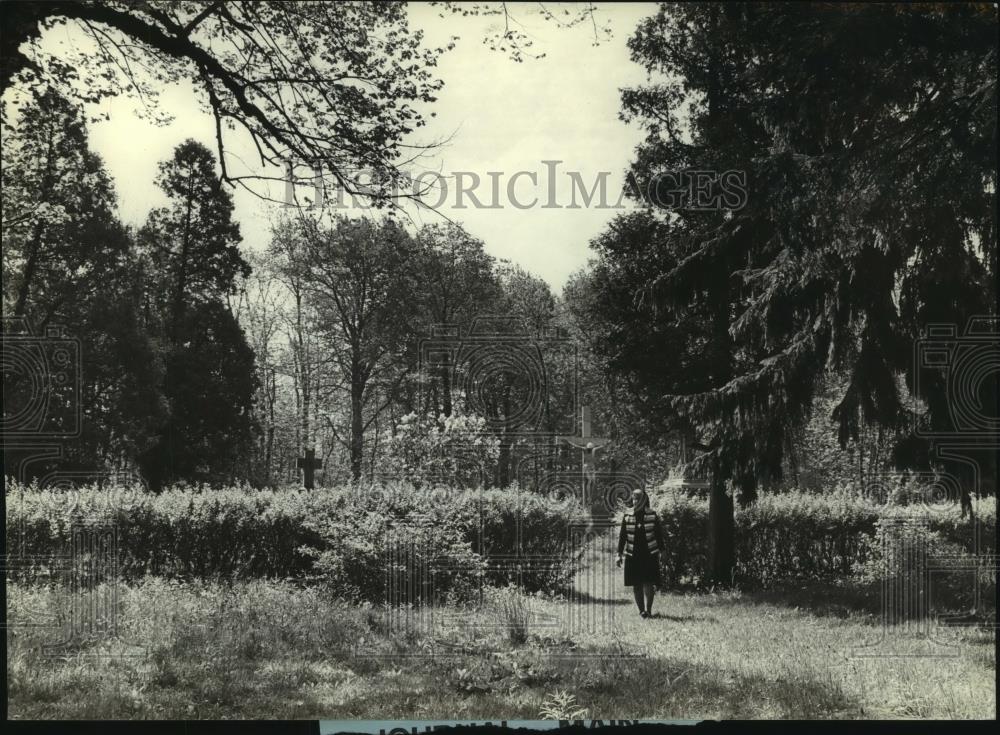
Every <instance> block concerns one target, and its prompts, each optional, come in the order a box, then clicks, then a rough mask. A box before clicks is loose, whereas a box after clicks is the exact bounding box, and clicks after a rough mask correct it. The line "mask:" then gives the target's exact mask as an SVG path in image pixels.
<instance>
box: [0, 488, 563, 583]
mask: <svg viewBox="0 0 1000 735" xmlns="http://www.w3.org/2000/svg"><path fill="white" fill-rule="evenodd" d="M6 499H7V515H6V534H7V553H8V554H9V555H12V556H14V557H17V558H20V559H21V562H19V563H18V565H17V569H16V570H14V569H12V572H11V573H12V574H13V575H15V576H16V575H18V574H20V575H21V576H24V577H27V576H30V575H37V573H38V572H39V571H41V570H42V568H43V567H45V566H47V562H46V561H45V558H46V557H51V556H60V555H65V554H66V550H67V549H68V548H69V545H70V542H71V534H72V532H73V528H79V527H83V526H86V525H90V524H95V523H96V524H99V525H103V526H106V527H111V528H114V529H115V531H116V533H117V544H118V559H119V568H118V573H119V575H120V577H121V578H124V579H133V578H137V577H141V576H144V575H157V576H163V577H179V578H205V579H209V578H211V579H219V578H222V579H226V578H229V579H240V578H243V579H245V578H256V577H266V578H284V579H303V580H308V579H315V578H316V577H317V576H319V577H322V578H323V579H324V580H325V581H327V582H331V583H333V584H334V585H335V586H337V587H338V589H340V590H341V591H347V592H351V593H354V594H360V595H361V596H365V597H377V595H376V594H375V592H374V591H373V588H374V587H378V586H379V585H382V584H384V583H385V579H384V575H382V572H383V571H384V570H386V563H385V559H384V553H385V552H386V549H387V546H388V543H387V542H388V540H389V539H390V538H394V539H396V540H397V543H396V544H395V545H396V546H400V545H401V544H402V545H407V546H410V547H412V546H415V545H419V544H415V539H417V538H418V537H419V538H421V539H425V540H426V543H425V544H424V546H426V547H428V549H429V553H430V554H431V555H432V556H433V559H431V558H428V561H433V563H434V564H435V566H436V567H438V568H440V570H438V571H437V572H436V574H437V577H436V584H437V586H438V588H439V589H438V590H437V591H439V592H440V591H442V590H443V591H447V590H450V589H451V586H452V585H451V584H450V582H449V579H450V578H451V577H455V578H456V579H466V578H467V576H468V574H467V570H472V572H471V573H473V574H474V575H476V574H478V575H479V576H485V577H486V578H487V580H488V581H490V582H494V583H497V584H503V583H505V582H507V581H510V580H511V579H513V577H514V576H515V575H514V574H513V573H509V572H507V571H505V570H504V569H497V568H493V569H487V568H486V567H485V565H484V564H483V559H484V557H486V556H487V555H488V556H490V557H493V558H508V559H509V558H511V557H515V556H518V555H520V556H522V557H523V556H525V555H529V556H530V555H534V554H549V555H553V554H555V555H557V556H559V555H560V553H561V552H562V559H563V561H562V562H561V563H559V564H556V565H551V564H550V565H548V566H546V567H542V568H528V569H525V570H523V571H522V572H521V576H520V579H521V582H522V584H524V585H525V586H526V587H527V588H528V589H530V590H532V591H533V590H537V589H555V588H558V587H559V586H560V585H562V584H564V583H565V582H566V581H567V580H568V579H571V578H572V576H573V574H575V572H576V569H577V566H576V565H577V562H578V560H579V557H580V554H569V553H568V550H566V549H563V548H561V547H560V545H559V544H558V543H553V539H564V538H566V536H567V534H568V525H569V523H570V522H571V519H573V518H576V517H579V516H580V514H581V513H582V509H581V508H580V507H579V506H578V505H575V504H574V501H571V500H570V501H567V500H553V499H549V498H545V497H541V496H538V495H533V494H530V493H527V492H516V491H511V490H508V491H500V490H488V491H482V492H477V491H471V490H466V491H450V490H447V489H440V490H434V489H428V490H416V489H414V488H413V487H411V486H409V485H405V484H396V485H386V486H380V487H374V488H360V489H358V488H352V487H341V488H333V489H318V490H314V491H310V492H306V491H301V490H290V489H289V490H255V489H251V488H249V487H234V488H227V489H223V490H212V489H207V488H174V489H169V490H167V491H165V492H163V493H160V494H158V495H154V494H150V493H144V492H139V491H136V490H134V489H132V488H128V487H110V488H103V489H98V488H95V487H83V488H80V489H77V490H73V491H65V490H49V489H41V490H40V489H38V488H37V487H33V486H32V487H26V486H22V485H18V484H17V483H12V482H8V486H7V493H6ZM445 529H453V530H454V531H455V533H456V538H455V539H454V543H451V542H450V541H449V542H447V543H446V539H445V537H446V533H445ZM421 553H423V552H421ZM477 569H478V571H476V570H477ZM335 570H340V571H339V574H340V575H341V578H337V577H336V574H335ZM442 570H443V571H442ZM404 581H405V580H404ZM404 586H405V585H404ZM379 592H381V589H380V590H379Z"/></svg>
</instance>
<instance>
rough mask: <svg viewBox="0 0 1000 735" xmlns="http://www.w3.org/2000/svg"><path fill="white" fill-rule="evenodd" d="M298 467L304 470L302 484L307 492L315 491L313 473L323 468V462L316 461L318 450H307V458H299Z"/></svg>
mask: <svg viewBox="0 0 1000 735" xmlns="http://www.w3.org/2000/svg"><path fill="white" fill-rule="evenodd" d="M298 467H299V469H300V470H302V484H303V485H304V486H305V488H306V490H312V489H313V473H314V472H315V471H316V470H318V469H320V468H322V467H323V460H321V459H316V450H315V449H307V450H306V456H305V457H299V461H298Z"/></svg>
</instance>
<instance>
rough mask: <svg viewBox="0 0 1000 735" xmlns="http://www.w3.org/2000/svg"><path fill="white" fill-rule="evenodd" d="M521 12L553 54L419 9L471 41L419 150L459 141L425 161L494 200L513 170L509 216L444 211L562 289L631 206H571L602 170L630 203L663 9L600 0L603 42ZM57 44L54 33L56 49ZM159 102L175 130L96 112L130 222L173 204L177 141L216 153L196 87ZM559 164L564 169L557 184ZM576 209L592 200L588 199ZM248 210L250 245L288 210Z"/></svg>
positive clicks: (494, 249) (95, 137)
mask: <svg viewBox="0 0 1000 735" xmlns="http://www.w3.org/2000/svg"><path fill="white" fill-rule="evenodd" d="M509 7H511V11H512V13H513V14H514V16H515V17H516V19H517V21H518V22H520V23H521V24H522V30H524V31H525V32H526V33H528V34H530V35H531V37H532V38H533V40H534V46H533V48H532V50H533V51H534V52H536V53H539V52H544V54H545V57H544V58H541V59H525V61H524V62H523V63H516V62H515V61H513V60H511V59H510V58H508V57H507V56H506V55H505V54H504V53H502V52H499V51H491V50H490V49H489V48H488V46H487V45H486V44H484V43H483V39H484V38H485V37H486V36H488V35H489V34H490V31H491V30H494V31H495V30H496V29H497V28H498V27H499V25H498V24H500V23H502V22H503V20H502V18H499V17H496V16H492V17H461V16H458V15H454V14H450V13H445V16H446V17H444V18H441V17H440V15H439V14H440V13H441V10H440V9H438V8H434V7H431V6H427V5H424V4H421V3H411V5H410V6H409V18H410V25H411V27H414V28H420V29H422V30H423V31H424V33H425V38H426V42H427V44H428V45H433V46H437V45H443V44H446V43H447V40H448V38H449V37H450V36H459V40H458V42H457V45H456V47H455V48H454V49H453V50H451V51H448V52H446V53H445V55H444V56H443V57H442V59H441V60H440V61H439V63H438V73H439V76H440V78H441V79H442V80H443V81H444V88H443V89H442V91H441V92H440V93H439V95H438V99H437V101H436V102H435V103H433V105H432V106H430V107H428V108H426V109H425V112H429V111H431V110H433V111H434V112H436V116H435V117H434V118H429V119H428V124H427V126H426V127H424V128H421V129H420V133H419V136H418V137H416V138H414V139H412V140H411V141H408V142H413V143H428V142H432V141H437V140H445V139H447V140H448V143H447V144H446V145H444V146H443V147H441V148H439V149H436V150H435V151H434V152H433V153H432V154H431V155H430V156H429V158H427V159H426V160H424V161H423V162H422V165H423V166H424V167H426V168H428V169H431V170H437V171H439V172H441V173H442V174H445V175H446V174H449V173H450V172H456V171H467V172H473V173H476V174H478V175H479V177H480V178H481V179H482V180H483V183H482V184H481V185H480V187H479V189H478V190H477V191H476V193H477V194H478V195H479V198H480V199H481V200H483V201H484V203H489V201H490V191H491V189H490V180H489V178H488V175H487V172H489V171H497V172H501V174H500V177H499V179H498V180H499V182H500V191H501V194H502V195H501V198H500V203H501V207H500V208H498V209H477V208H475V207H472V206H469V202H468V200H466V207H465V208H463V209H459V208H457V206H456V205H457V204H458V201H457V196H456V194H455V192H454V187H451V189H450V190H449V195H448V197H447V199H446V200H445V202H444V203H443V204H442V205H441V207H440V211H441V213H442V214H444V215H446V216H447V217H448V218H450V219H452V220H454V221H458V222H461V223H462V224H463V226H464V227H465V228H466V230H468V231H469V232H470V233H471V234H472V235H474V236H475V237H478V238H479V239H481V240H482V241H483V242H484V244H485V247H486V250H487V251H488V252H489V253H490V254H491V255H493V256H494V257H497V258H505V259H508V260H510V261H513V262H514V263H517V264H519V265H521V266H522V267H524V268H525V269H527V270H528V271H530V272H531V273H533V274H535V275H537V276H539V277H541V278H543V279H544V280H545V281H546V282H548V283H549V285H550V286H551V287H552V288H553V290H554V291H555V292H557V293H558V292H561V290H562V286H563V285H564V284H565V282H566V279H567V278H568V277H569V275H570V274H571V273H573V272H574V271H576V270H579V269H580V268H582V267H584V266H585V265H586V263H587V260H588V257H589V248H588V243H589V241H590V239H591V238H593V237H594V236H596V235H597V234H599V233H600V232H601V231H602V230H603V229H604V228H605V227H606V225H607V224H608V223H609V222H610V221H611V219H612V218H613V217H614V215H615V214H616V213H618V212H620V211H622V210H620V209H619V210H616V209H612V208H597V207H595V206H593V204H592V205H591V206H590V207H583V206H581V207H578V208H575V209H568V208H565V205H568V204H571V203H572V202H573V198H574V183H573V180H572V178H571V177H570V176H569V175H568V172H570V171H576V172H579V176H580V180H581V181H582V183H583V184H584V185H585V186H586V188H587V189H588V190H589V189H590V188H591V187H592V186H593V185H594V183H595V182H596V180H597V177H598V175H599V174H600V172H609V175H608V176H607V191H608V197H607V201H608V204H609V205H614V204H616V203H617V202H618V201H619V194H620V191H621V187H622V183H623V175H624V171H625V170H626V167H627V166H628V163H629V161H630V160H631V157H632V152H633V150H634V148H635V146H636V144H637V143H638V142H639V141H640V139H641V138H642V132H641V130H640V129H639V128H638V127H637V126H634V125H626V124H625V123H624V122H622V121H621V120H620V119H619V116H618V115H619V110H620V89H621V88H623V87H628V86H633V85H636V84H641V83H643V82H644V81H645V79H646V74H645V71H644V70H643V69H642V68H641V67H639V65H637V64H635V63H633V62H632V61H631V60H630V59H629V53H628V49H627V47H626V41H627V39H628V38H629V36H630V35H631V34H632V32H633V31H634V29H635V28H636V26H637V24H638V22H639V21H640V20H641V19H642V18H644V17H646V16H648V15H651V14H652V13H653V12H655V9H656V8H655V6H654V5H652V4H649V3H617V4H597V6H596V7H597V10H596V19H597V21H598V25H599V26H600V25H602V24H603V23H605V22H607V23H609V24H610V28H611V31H612V36H611V38H610V39H604V38H603V37H602V39H601V41H600V43H599V45H597V46H595V45H594V41H595V35H594V29H593V27H592V26H591V25H589V24H580V25H578V26H576V27H573V28H560V27H558V26H556V25H555V24H554V23H552V22H551V21H546V20H545V19H543V18H542V17H541V15H540V12H539V8H538V5H537V4H536V3H525V4H517V3H511V4H509ZM552 7H553V8H555V7H556V6H552ZM50 33H52V34H62V36H60V37H59V38H60V39H62V40H65V39H69V38H70V37H71V36H72V34H73V31H72V29H69V28H63V29H56V30H53V31H51V32H50ZM57 40H59V39H57V38H45V39H43V42H45V43H46V44H48V43H56V42H57ZM159 104H160V106H162V107H163V108H164V109H167V110H168V111H169V112H170V113H171V114H172V115H173V121H172V122H170V123H169V124H167V125H159V126H158V125H155V124H154V123H153V122H152V121H151V120H149V119H148V117H144V116H141V115H139V114H137V113H136V108H137V106H139V105H138V103H137V101H136V100H135V99H134V98H131V97H128V96H121V97H116V98H110V99H107V100H105V101H103V102H102V103H100V104H99V105H95V106H94V107H93V109H92V110H90V111H91V112H92V113H97V112H99V113H106V114H107V115H108V117H109V119H108V120H106V121H102V122H99V123H95V124H92V125H91V128H90V137H91V147H92V148H93V149H94V150H95V151H96V152H97V153H99V154H100V155H101V156H102V157H103V158H104V160H105V162H106V165H107V168H108V170H109V172H110V173H111V175H112V176H113V177H114V179H115V183H116V188H117V191H118V197H119V206H120V212H121V216H122V218H123V220H124V221H125V222H126V223H128V224H133V225H139V224H141V223H142V222H143V221H144V220H145V218H146V215H147V213H148V212H149V210H150V209H151V208H152V207H154V206H160V205H162V204H163V203H164V202H165V199H164V197H163V195H162V193H161V192H160V191H159V190H158V189H157V188H156V187H155V185H154V184H153V180H154V178H155V176H156V166H157V163H158V162H159V161H161V160H164V159H166V158H168V157H169V156H170V154H171V152H172V150H173V148H174V147H175V146H176V145H177V144H179V143H181V142H182V141H184V140H185V139H187V138H194V139H196V140H199V141H201V142H203V143H205V144H206V145H207V146H208V147H209V148H210V149H211V150H215V144H214V140H215V139H214V122H213V120H212V117H211V116H210V114H209V113H208V112H207V111H205V110H204V109H202V108H201V106H200V105H199V103H198V101H197V98H196V96H195V94H194V89H193V87H192V86H191V85H190V84H189V83H187V82H185V83H183V84H178V85H173V86H171V87H168V88H167V89H165V90H164V91H163V92H162V94H161V97H160V102H159ZM543 161H559V162H561V163H558V164H548V165H546V164H544V163H543ZM553 170H554V172H555V175H554V176H550V173H551V172H552V171H553ZM518 171H527V172H535V174H536V176H537V182H538V184H537V186H535V185H533V184H532V181H531V179H530V178H529V177H528V176H525V175H522V176H521V177H520V178H519V179H517V185H516V188H515V195H516V198H517V201H518V203H520V204H527V203H530V202H531V201H532V200H533V199H534V198H535V197H536V196H537V197H538V199H539V201H538V204H537V205H536V206H532V207H527V208H524V207H521V208H519V207H515V206H512V203H511V202H510V201H509V200H508V199H507V197H506V191H507V186H508V184H509V181H510V177H511V176H512V175H513V174H514V173H516V172H518ZM550 179H552V180H553V181H550ZM469 180H470V179H469V178H466V181H469ZM551 185H554V187H555V188H554V194H555V196H554V200H553V201H554V203H555V204H557V205H560V206H559V207H557V208H554V207H548V208H544V207H543V206H542V205H543V204H546V203H549V198H550V195H549V190H550V189H549V187H550V186H551ZM576 201H577V204H578V205H579V204H582V200H581V199H580V195H579V193H577V194H576ZM235 202H236V219H237V220H238V221H239V223H240V227H241V231H242V233H243V237H244V246H245V247H246V248H249V249H259V248H263V247H264V246H265V245H266V244H267V242H268V239H269V232H268V230H269V223H270V221H271V220H272V219H273V217H274V216H276V214H277V213H278V206H277V205H270V204H267V203H265V202H262V201H261V200H260V199H258V198H256V197H254V196H253V195H252V194H250V193H248V192H245V191H242V190H237V191H236V192H235ZM595 203H596V202H595ZM623 206H625V207H627V206H629V205H628V204H627V203H625V204H623ZM345 213H347V214H352V213H356V214H361V213H362V212H361V211H360V210H359V211H357V212H352V211H350V210H345ZM412 216H413V217H414V219H415V223H416V224H418V225H419V224H420V223H421V222H435V221H443V219H442V218H441V217H440V216H438V215H437V214H435V213H434V212H428V211H426V210H424V211H422V212H418V211H414V212H412Z"/></svg>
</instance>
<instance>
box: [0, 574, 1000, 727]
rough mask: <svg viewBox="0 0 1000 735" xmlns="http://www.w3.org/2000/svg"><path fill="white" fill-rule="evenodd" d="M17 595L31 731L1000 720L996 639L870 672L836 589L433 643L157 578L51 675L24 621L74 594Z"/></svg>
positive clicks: (867, 630)
mask: <svg viewBox="0 0 1000 735" xmlns="http://www.w3.org/2000/svg"><path fill="white" fill-rule="evenodd" d="M615 579H616V580H617V576H616V577H615ZM7 593H8V616H9V618H10V620H11V622H12V624H13V626H14V627H12V628H11V629H9V630H8V633H7V641H8V676H9V703H10V704H9V711H10V716H11V717H12V718H82V719H89V718H143V717H149V718H309V719H314V718H319V719H352V718H361V719H376V718H377V719H403V718H406V719H444V718H462V719H466V718H470V719H490V718H492V719H497V718H506V719H537V718H538V717H539V710H540V708H541V707H542V705H543V702H544V701H546V700H547V699H550V698H551V696H552V695H553V694H555V693H557V692H566V693H568V694H569V695H572V697H573V698H574V703H575V704H574V707H572V708H571V709H575V708H585V709H586V710H587V711H586V714H585V715H578V716H583V717H589V718H594V719H624V718H657V719H670V718H693V719H701V718H879V717H893V718H897V717H918V718H994V717H995V715H996V701H995V694H994V692H995V688H994V679H995V656H994V633H993V631H992V630H984V629H981V628H975V627H972V628H948V629H941V628H936V629H935V631H934V636H935V643H933V644H931V646H930V647H929V646H928V644H927V643H926V641H925V640H924V639H923V637H922V635H921V632H920V630H919V629H916V628H911V627H907V626H902V625H900V626H896V627H895V628H893V629H890V630H886V631H884V633H885V639H884V640H883V643H882V645H881V647H876V648H873V649H868V651H869V652H872V651H874V652H876V653H878V652H891V653H894V654H897V655H894V656H885V655H874V656H865V657H858V656H855V655H853V653H854V652H856V651H857V649H858V648H859V647H863V646H865V645H866V644H872V643H876V642H877V641H879V640H880V638H881V637H882V635H883V627H882V624H881V617H880V615H879V614H878V603H877V599H874V598H872V596H871V595H870V594H862V593H859V592H857V591H855V592H852V591H850V590H845V589H837V588H833V587H830V586H825V587H823V586H815V585H813V586H808V587H794V588H788V587H786V588H783V589H777V590H771V591H768V592H758V593H739V592H721V593H699V594H680V593H667V594H662V595H660V596H658V598H657V601H656V604H655V611H656V613H657V617H655V618H653V619H650V620H643V619H641V618H640V617H639V616H638V614H637V611H636V610H635V608H634V605H633V603H632V602H631V599H630V598H631V596H630V594H629V590H627V589H626V588H624V587H622V586H620V584H617V585H615V586H614V587H613V588H612V589H610V590H609V592H608V593H607V594H606V595H605V596H603V597H598V599H589V600H587V599H584V600H580V599H576V600H573V601H566V600H559V599H551V598H543V597H534V598H524V597H520V596H516V595H511V594H507V595H501V596H500V597H498V598H492V601H491V604H489V605H485V606H483V607H481V608H478V609H476V608H459V607H455V606H442V607H441V608H438V609H437V610H436V611H435V617H434V620H433V624H428V625H427V626H425V627H423V628H421V627H420V626H418V625H416V624H415V622H414V621H415V620H416V618H411V620H410V624H409V625H401V624H400V623H401V621H402V619H401V618H400V617H399V614H406V612H407V611H397V613H399V614H397V615H396V616H395V617H393V618H392V619H390V618H389V617H387V614H386V611H384V610H380V609H377V608H371V607H363V606H351V605H347V604H344V603H342V602H338V601H336V600H332V599H329V598H327V597H326V596H325V595H324V594H323V593H322V592H321V591H319V590H318V589H316V588H304V587H300V586H295V585H292V584H288V583H278V582H265V581H255V582H243V583H236V584H233V585H217V584H206V583H180V582H167V581H165V580H162V579H157V578H147V579H146V580H144V581H142V582H139V583H135V584H132V585H128V586H122V587H120V588H119V590H118V609H119V616H118V629H117V636H116V637H115V638H113V639H111V640H107V639H106V640H103V641H95V642H91V643H89V644H81V645H78V646H76V647H75V648H74V649H73V650H72V651H68V652H67V653H66V654H65V655H62V656H60V657H48V658H44V657H41V656H39V654H38V649H37V646H38V644H39V643H51V642H53V641H54V639H55V638H56V637H57V636H56V633H57V632H58V631H57V630H55V629H53V628H45V627H36V628H29V627H25V626H24V623H25V622H27V621H29V620H34V621H44V620H50V621H51V620H58V619H59V616H65V615H66V614H67V613H68V607H67V605H68V603H67V597H66V593H65V592H63V591H58V590H54V589H52V588H44V587H31V588H28V587H22V586H16V585H9V586H8V589H7ZM500 602H504V604H503V605H500V604H499V603H500ZM499 609H506V610H507V613H506V615H498V613H497V610H499ZM519 612H520V613H524V614H527V615H529V619H528V620H527V624H526V626H524V627H522V626H520V625H518V624H516V621H517V620H518V615H519ZM409 614H410V615H416V612H415V611H409ZM586 614H589V615H591V618H590V619H591V625H590V626H589V627H588V626H586V625H582V626H581V625H579V623H580V620H581V619H582V618H584V617H585V616H586ZM570 615H572V616H574V618H573V619H574V620H575V621H576V624H575V627H573V628H572V629H570V627H569V625H570V623H569V616H570ZM123 652H124V653H125V655H121V654H122V653H123ZM927 653H937V654H944V655H943V656H938V657H929V656H926V655H917V654H927ZM898 654H911V655H909V656H901V655H898ZM567 714H568V712H567Z"/></svg>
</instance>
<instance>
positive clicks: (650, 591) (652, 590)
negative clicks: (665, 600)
mask: <svg viewBox="0 0 1000 735" xmlns="http://www.w3.org/2000/svg"><path fill="white" fill-rule="evenodd" d="M636 588H637V589H638V585H636ZM643 589H645V591H646V612H647V613H649V614H650V615H652V614H653V596H654V595H655V594H656V587H655V586H654V585H651V584H644V585H643Z"/></svg>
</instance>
